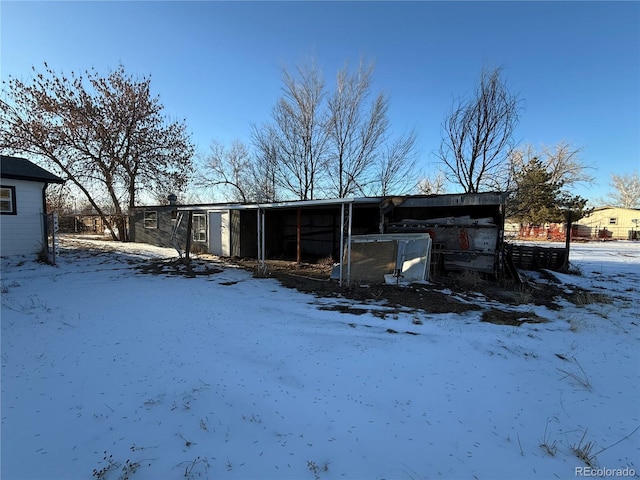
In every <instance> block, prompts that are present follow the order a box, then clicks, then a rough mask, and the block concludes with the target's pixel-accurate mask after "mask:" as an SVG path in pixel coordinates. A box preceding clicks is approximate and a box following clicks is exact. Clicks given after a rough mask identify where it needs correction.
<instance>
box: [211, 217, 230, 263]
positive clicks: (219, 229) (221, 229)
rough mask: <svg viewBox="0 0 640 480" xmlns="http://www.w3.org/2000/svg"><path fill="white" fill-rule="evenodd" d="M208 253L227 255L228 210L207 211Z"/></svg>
mask: <svg viewBox="0 0 640 480" xmlns="http://www.w3.org/2000/svg"><path fill="white" fill-rule="evenodd" d="M209 253H213V254H214V255H219V256H221V257H228V256H229V254H230V248H229V212H228V211H226V212H209Z"/></svg>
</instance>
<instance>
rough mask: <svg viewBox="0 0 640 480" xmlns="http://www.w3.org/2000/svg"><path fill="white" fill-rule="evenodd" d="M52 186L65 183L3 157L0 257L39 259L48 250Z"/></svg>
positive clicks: (23, 162) (21, 160)
mask: <svg viewBox="0 0 640 480" xmlns="http://www.w3.org/2000/svg"><path fill="white" fill-rule="evenodd" d="M50 183H63V180H62V179H61V178H59V177H57V176H55V175H53V174H52V173H50V172H48V171H46V170H45V169H43V168H40V167H39V166H37V165H35V164H34V163H32V162H30V161H29V160H26V159H24V158H17V157H9V156H5V155H2V156H0V256H3V257H6V256H12V255H37V254H38V253H39V252H41V251H42V250H43V248H45V247H46V246H47V228H46V227H47V223H46V222H47V215H46V213H47V212H46V202H45V193H46V189H47V185H49V184H50Z"/></svg>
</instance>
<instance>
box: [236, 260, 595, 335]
mask: <svg viewBox="0 0 640 480" xmlns="http://www.w3.org/2000/svg"><path fill="white" fill-rule="evenodd" d="M233 262H234V263H236V264H238V265H239V266H242V267H244V268H246V269H248V270H252V271H254V273H255V272H256V262H255V260H238V259H234V260H233ZM330 275H331V266H330V265H319V264H306V263H302V264H296V263H294V262H286V261H267V262H266V268H265V269H264V271H261V272H260V275H259V276H264V277H270V278H275V279H277V280H278V281H280V283H282V284H283V285H284V286H286V287H289V288H295V289H297V290H299V291H301V292H305V293H310V294H313V295H316V296H318V297H336V298H346V299H350V300H356V301H358V302H361V303H370V302H376V303H378V304H383V305H386V306H390V307H396V308H409V309H420V310H422V311H425V312H427V313H463V312H468V311H472V310H476V311H477V310H484V309H486V305H487V303H494V302H495V303H501V304H503V305H505V306H507V307H508V306H514V307H515V306H519V305H543V306H546V307H548V308H549V309H552V310H560V309H561V306H560V305H559V303H558V302H559V301H561V300H563V299H564V300H568V301H571V302H572V303H577V302H579V301H582V302H585V303H586V302H589V301H594V302H596V301H597V302H606V301H607V299H604V298H600V296H597V297H598V298H596V297H595V296H593V295H592V296H591V297H589V296H585V295H579V293H580V292H579V291H578V289H572V290H567V288H566V285H561V284H558V283H557V282H553V281H551V279H550V278H548V277H547V276H546V275H541V276H540V277H539V278H538V279H537V280H536V279H527V281H526V282H525V283H524V284H519V283H516V282H510V281H495V280H491V279H487V278H484V277H482V276H481V275H479V274H474V273H466V274H454V273H451V274H448V275H439V276H437V277H434V278H432V279H431V281H430V282H428V283H424V284H410V285H398V286H396V285H384V284H367V285H365V284H353V285H343V286H340V285H339V283H338V282H337V281H335V280H334V281H332V280H330ZM549 277H550V276H549ZM496 311H497V310H496ZM344 313H353V314H359V313H362V310H358V311H357V312H352V311H349V312H344ZM509 315H510V316H511V318H514V313H513V312H510V314H509ZM494 317H495V318H501V319H502V320H501V321H503V322H507V319H506V317H502V316H500V315H494ZM521 317H522V316H521ZM518 318H520V317H515V319H513V320H511V321H512V322H513V323H509V324H522V323H525V322H523V321H519V320H518ZM522 318H524V317H522ZM538 319H539V317H538ZM537 321H538V320H535V319H533V318H531V319H529V320H527V322H537ZM492 323H497V322H496V321H494V322H492Z"/></svg>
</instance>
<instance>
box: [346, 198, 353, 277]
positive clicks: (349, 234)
mask: <svg viewBox="0 0 640 480" xmlns="http://www.w3.org/2000/svg"><path fill="white" fill-rule="evenodd" d="M352 217H353V203H349V230H348V237H347V238H348V240H347V283H351V225H352V222H351V218H352Z"/></svg>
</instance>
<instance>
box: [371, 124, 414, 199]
mask: <svg viewBox="0 0 640 480" xmlns="http://www.w3.org/2000/svg"><path fill="white" fill-rule="evenodd" d="M416 162H417V158H416V133H415V131H411V132H409V133H408V134H405V135H401V136H400V137H398V138H396V139H395V140H393V141H391V143H387V144H386V145H385V147H384V148H383V151H382V153H381V154H380V161H379V163H378V175H377V179H376V181H375V182H374V184H373V186H374V187H375V189H374V190H373V191H372V193H373V194H374V195H406V194H408V193H410V192H412V191H413V190H415V188H416V184H417V175H416V173H415V171H416Z"/></svg>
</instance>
